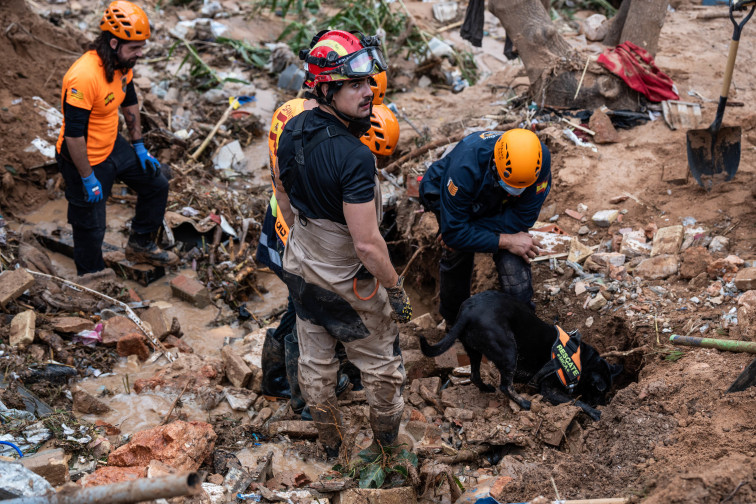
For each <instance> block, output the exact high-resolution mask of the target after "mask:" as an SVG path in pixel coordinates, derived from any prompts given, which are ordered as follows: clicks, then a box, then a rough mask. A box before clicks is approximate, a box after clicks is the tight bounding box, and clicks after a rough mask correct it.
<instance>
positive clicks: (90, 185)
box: [81, 172, 102, 203]
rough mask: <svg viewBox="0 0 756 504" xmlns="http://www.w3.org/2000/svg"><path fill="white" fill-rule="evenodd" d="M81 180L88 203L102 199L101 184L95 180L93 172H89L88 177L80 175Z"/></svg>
mask: <svg viewBox="0 0 756 504" xmlns="http://www.w3.org/2000/svg"><path fill="white" fill-rule="evenodd" d="M81 181H82V182H83V183H84V193H85V194H86V197H87V201H88V202H89V203H97V202H98V201H100V200H102V184H100V181H99V180H97V177H95V174H94V172H92V173H90V174H89V176H88V177H82V178H81Z"/></svg>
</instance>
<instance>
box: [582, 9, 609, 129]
mask: <svg viewBox="0 0 756 504" xmlns="http://www.w3.org/2000/svg"><path fill="white" fill-rule="evenodd" d="M582 29H583V33H584V34H585V38H587V39H588V40H590V41H592V42H599V41H601V40H604V37H606V32H607V30H608V23H607V22H606V16H604V15H603V14H593V15H591V16H588V17H587V18H585V21H583V25H582ZM596 112H598V110H596V111H594V112H593V113H594V114H595V113H596ZM604 115H606V114H604ZM591 119H593V117H591ZM591 129H593V127H592V126H591ZM594 131H595V130H594ZM596 142H597V143H601V142H599V141H598V140H597V141H596Z"/></svg>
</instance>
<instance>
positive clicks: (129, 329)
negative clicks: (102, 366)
mask: <svg viewBox="0 0 756 504" xmlns="http://www.w3.org/2000/svg"><path fill="white" fill-rule="evenodd" d="M138 332H140V331H139V327H138V326H137V325H136V324H135V323H134V322H132V321H131V320H130V319H129V318H128V317H124V316H121V315H116V316H115V317H111V318H109V319H107V320H105V321H104V322H103V324H102V344H103V345H106V346H115V345H116V344H118V340H120V339H121V338H123V337H124V336H126V335H127V334H132V333H138Z"/></svg>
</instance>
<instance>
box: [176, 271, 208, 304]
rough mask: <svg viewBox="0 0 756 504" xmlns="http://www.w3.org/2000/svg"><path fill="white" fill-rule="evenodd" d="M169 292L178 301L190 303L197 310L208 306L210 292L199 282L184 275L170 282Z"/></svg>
mask: <svg viewBox="0 0 756 504" xmlns="http://www.w3.org/2000/svg"><path fill="white" fill-rule="evenodd" d="M171 292H172V293H173V295H174V296H175V297H177V298H179V299H183V300H184V301H186V302H187V303H191V304H193V305H194V306H196V307H197V308H204V307H206V306H207V305H209V304H210V291H208V290H207V287H205V286H204V285H203V284H202V283H201V282H200V281H198V280H195V279H194V278H189V277H187V276H185V275H178V276H176V277H175V278H173V279H172V280H171Z"/></svg>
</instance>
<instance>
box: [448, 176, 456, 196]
mask: <svg viewBox="0 0 756 504" xmlns="http://www.w3.org/2000/svg"><path fill="white" fill-rule="evenodd" d="M446 188H447V189H448V190H449V194H451V195H452V196H456V195H457V191H459V187H457V186H456V185H454V181H453V180H452V179H451V177H449V182H447V183H446Z"/></svg>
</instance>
